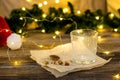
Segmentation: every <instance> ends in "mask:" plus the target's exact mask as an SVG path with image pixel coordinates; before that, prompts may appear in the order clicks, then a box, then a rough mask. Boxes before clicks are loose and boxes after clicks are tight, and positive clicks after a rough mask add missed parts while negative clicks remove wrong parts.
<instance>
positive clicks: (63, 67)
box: [30, 43, 110, 77]
mask: <svg viewBox="0 0 120 80" xmlns="http://www.w3.org/2000/svg"><path fill="white" fill-rule="evenodd" d="M30 53H31V58H32V59H33V60H35V61H36V62H37V63H38V64H40V65H41V67H43V68H44V69H46V70H48V71H50V72H51V73H52V74H53V75H54V76H55V77H61V76H64V75H66V74H68V73H70V72H75V71H80V70H89V69H92V68H96V67H100V66H102V65H104V64H106V63H108V62H109V61H110V59H109V60H105V59H103V58H101V57H99V56H97V55H95V56H96V61H95V62H94V63H91V64H80V63H77V62H76V61H74V59H73V58H75V54H73V53H72V46H71V43H67V44H64V45H59V46H57V47H55V48H53V49H50V50H31V51H30ZM51 55H52V57H53V58H54V57H55V58H58V59H57V60H52V59H51V57H50V56H51ZM73 55H74V57H73ZM77 56H78V55H76V57H77Z"/></svg>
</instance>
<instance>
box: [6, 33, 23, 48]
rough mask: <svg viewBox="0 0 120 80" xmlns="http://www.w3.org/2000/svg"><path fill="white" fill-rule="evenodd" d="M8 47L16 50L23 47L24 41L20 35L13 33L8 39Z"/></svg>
mask: <svg viewBox="0 0 120 80" xmlns="http://www.w3.org/2000/svg"><path fill="white" fill-rule="evenodd" d="M7 46H8V47H9V48H10V49H12V50H16V49H19V48H20V47H21V46H22V39H21V37H20V36H19V35H18V34H15V33H12V34H11V35H10V36H8V38H7Z"/></svg>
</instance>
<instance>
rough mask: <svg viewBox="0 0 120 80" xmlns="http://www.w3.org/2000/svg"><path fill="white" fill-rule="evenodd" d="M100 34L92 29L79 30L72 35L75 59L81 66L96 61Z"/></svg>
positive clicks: (72, 32)
mask: <svg viewBox="0 0 120 80" xmlns="http://www.w3.org/2000/svg"><path fill="white" fill-rule="evenodd" d="M97 35H98V32H97V31H95V30H92V29H77V30H73V31H71V33H70V36H71V43H72V49H73V59H74V60H75V62H77V63H80V64H90V63H93V62H95V60H96V52H97Z"/></svg>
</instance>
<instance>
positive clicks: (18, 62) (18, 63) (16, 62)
mask: <svg viewBox="0 0 120 80" xmlns="http://www.w3.org/2000/svg"><path fill="white" fill-rule="evenodd" d="M12 63H13V65H14V66H19V65H21V64H22V63H21V61H19V60H15V61H13V62H12Z"/></svg>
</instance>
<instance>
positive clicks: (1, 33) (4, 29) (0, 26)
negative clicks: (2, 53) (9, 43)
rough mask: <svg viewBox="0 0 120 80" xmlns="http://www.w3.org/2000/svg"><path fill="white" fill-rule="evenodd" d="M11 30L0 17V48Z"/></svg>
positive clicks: (4, 43)
mask: <svg viewBox="0 0 120 80" xmlns="http://www.w3.org/2000/svg"><path fill="white" fill-rule="evenodd" d="M11 33H12V32H11V30H10V27H9V25H8V24H7V22H6V21H5V19H4V18H3V17H1V16H0V46H5V45H6V40H7V37H8V36H9V35H10V34H11Z"/></svg>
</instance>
